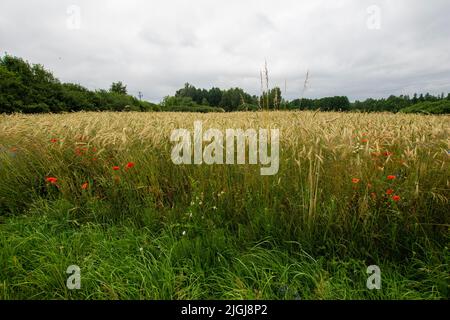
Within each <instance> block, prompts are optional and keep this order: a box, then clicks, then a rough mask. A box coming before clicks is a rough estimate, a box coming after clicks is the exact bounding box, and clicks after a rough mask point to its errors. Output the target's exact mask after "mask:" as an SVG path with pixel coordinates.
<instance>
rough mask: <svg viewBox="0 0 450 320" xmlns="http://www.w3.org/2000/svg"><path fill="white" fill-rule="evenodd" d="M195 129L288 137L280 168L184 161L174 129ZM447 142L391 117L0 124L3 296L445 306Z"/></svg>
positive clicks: (133, 116) (423, 120)
mask: <svg viewBox="0 0 450 320" xmlns="http://www.w3.org/2000/svg"><path fill="white" fill-rule="evenodd" d="M195 121H201V122H202V123H203V129H204V130H206V129H208V128H217V129H219V130H223V131H224V132H225V130H226V129H229V128H241V129H243V130H246V129H255V130H258V129H259V128H262V129H279V170H278V171H277V172H276V174H273V175H266V176H265V175H261V174H260V168H261V165H259V164H258V165H255V164H249V163H246V164H211V165H209V164H205V163H203V164H181V165H177V164H174V163H173V161H172V159H171V152H172V148H173V146H174V143H173V142H172V141H171V139H170V138H171V132H172V131H173V130H175V129H180V128H184V129H187V130H191V131H192V130H193V128H194V122H195ZM449 131H450V117H449V116H425V115H410V114H388V113H378V114H367V113H337V112H336V113H335V112H312V111H311V112H309V111H302V112H283V111H273V112H268V111H267V112H240V113H226V114H224V113H223V114H216V113H208V114H197V113H155V112H147V113H135V112H99V113H95V112H81V113H67V114H58V115H54V114H52V115H48V114H47V115H29V116H27V115H18V114H14V115H0V299H448V298H449V297H450V287H449V284H450V281H449V280H450V277H449V274H450V267H449V262H450V254H449V252H448V248H449V228H450V215H449V196H450V192H449V191H450V167H449V160H450V154H449V152H450V151H449V150H450V145H449V142H450V141H449V133H450V132H449ZM204 144H207V143H204ZM73 265H75V266H78V267H79V270H80V275H81V280H80V287H79V289H77V290H71V289H70V288H68V286H67V279H68V277H69V276H70V274H68V273H67V272H66V271H67V269H68V267H69V266H73ZM369 266H377V267H378V268H379V271H380V279H381V287H380V288H375V289H374V288H369V286H368V278H369V277H370V276H371V274H370V273H368V272H367V271H368V267H369Z"/></svg>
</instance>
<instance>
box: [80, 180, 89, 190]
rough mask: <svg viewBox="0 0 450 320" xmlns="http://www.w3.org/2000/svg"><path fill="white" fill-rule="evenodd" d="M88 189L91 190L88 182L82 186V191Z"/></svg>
mask: <svg viewBox="0 0 450 320" xmlns="http://www.w3.org/2000/svg"><path fill="white" fill-rule="evenodd" d="M88 188H89V183H88V182H85V183H83V184H82V185H81V189H83V190H87V189H88Z"/></svg>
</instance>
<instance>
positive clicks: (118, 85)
mask: <svg viewBox="0 0 450 320" xmlns="http://www.w3.org/2000/svg"><path fill="white" fill-rule="evenodd" d="M109 91H110V92H115V93H118V94H127V86H125V85H124V84H123V83H122V82H121V81H118V82H113V83H112V85H111V88H110V89H109Z"/></svg>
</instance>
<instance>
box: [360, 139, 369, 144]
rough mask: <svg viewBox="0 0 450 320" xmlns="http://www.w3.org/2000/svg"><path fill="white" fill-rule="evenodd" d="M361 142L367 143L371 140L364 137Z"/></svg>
mask: <svg viewBox="0 0 450 320" xmlns="http://www.w3.org/2000/svg"><path fill="white" fill-rule="evenodd" d="M361 142H362V143H367V142H369V140H367V139H362V140H361Z"/></svg>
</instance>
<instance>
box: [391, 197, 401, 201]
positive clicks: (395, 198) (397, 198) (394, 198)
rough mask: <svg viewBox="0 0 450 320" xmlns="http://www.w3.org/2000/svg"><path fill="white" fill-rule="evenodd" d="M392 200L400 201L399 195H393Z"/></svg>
mask: <svg viewBox="0 0 450 320" xmlns="http://www.w3.org/2000/svg"><path fill="white" fill-rule="evenodd" d="M392 200H394V201H395V202H397V201H400V196H397V195H396V196H393V197H392Z"/></svg>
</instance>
